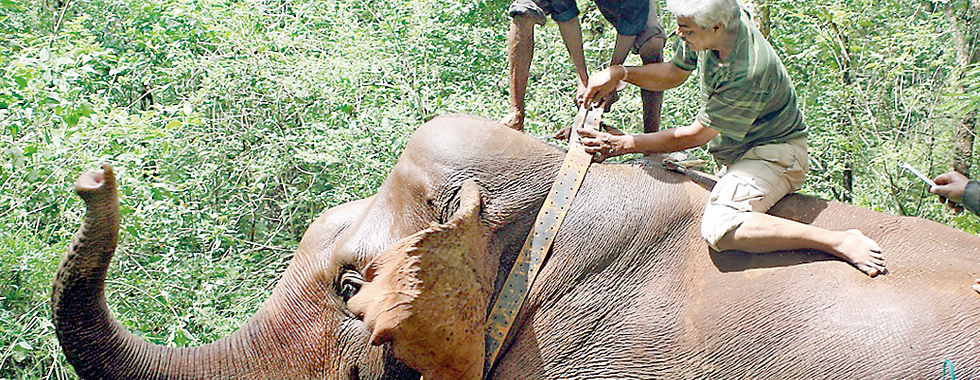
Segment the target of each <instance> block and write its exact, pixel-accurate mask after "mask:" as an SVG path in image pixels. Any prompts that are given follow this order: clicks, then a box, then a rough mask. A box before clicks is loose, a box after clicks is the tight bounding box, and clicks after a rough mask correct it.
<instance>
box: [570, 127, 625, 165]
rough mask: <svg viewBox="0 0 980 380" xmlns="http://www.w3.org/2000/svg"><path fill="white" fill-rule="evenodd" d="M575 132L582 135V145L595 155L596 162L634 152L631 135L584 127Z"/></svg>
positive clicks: (587, 151)
mask: <svg viewBox="0 0 980 380" xmlns="http://www.w3.org/2000/svg"><path fill="white" fill-rule="evenodd" d="M616 131H619V130H616ZM575 132H577V133H578V134H579V136H582V145H583V146H584V147H585V151H586V153H590V154H592V155H593V156H595V161H596V162H602V161H605V160H606V159H607V158H609V157H616V156H619V155H623V154H626V153H631V152H632V150H631V149H632V146H633V136H631V135H625V134H619V135H614V134H612V133H605V132H599V131H593V130H591V129H583V128H579V129H577V130H575Z"/></svg>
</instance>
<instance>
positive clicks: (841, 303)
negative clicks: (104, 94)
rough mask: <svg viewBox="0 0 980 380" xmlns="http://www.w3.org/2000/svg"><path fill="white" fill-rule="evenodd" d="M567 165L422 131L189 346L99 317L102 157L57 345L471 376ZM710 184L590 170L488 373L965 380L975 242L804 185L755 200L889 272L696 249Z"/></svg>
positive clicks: (479, 127) (497, 136) (135, 370)
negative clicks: (506, 282) (853, 237)
mask: <svg viewBox="0 0 980 380" xmlns="http://www.w3.org/2000/svg"><path fill="white" fill-rule="evenodd" d="M562 158H563V153H562V152H561V151H559V150H557V149H555V148H553V147H550V146H548V145H546V144H543V143H540V142H538V141H536V140H534V139H532V138H530V137H527V136H525V135H523V134H521V133H519V132H516V131H513V130H510V129H507V128H504V127H502V126H500V125H498V124H496V123H494V122H491V121H488V120H485V119H480V118H475V117H470V116H459V115H452V116H443V117H440V118H437V119H434V120H432V121H431V122H428V123H426V124H424V125H422V126H421V127H420V128H419V129H418V130H417V131H416V132H415V134H414V135H413V137H412V139H411V140H410V141H409V143H408V145H407V146H406V148H405V151H404V152H403V154H402V156H401V158H400V159H399V161H398V163H397V164H396V165H395V167H394V169H393V170H392V172H391V174H390V175H389V177H388V178H387V180H386V181H385V183H384V184H383V185H382V187H381V188H380V189H379V190H378V193H377V194H375V195H374V196H372V197H370V198H367V199H364V200H360V201H356V202H352V203H349V204H345V205H341V206H338V207H335V208H332V209H330V210H327V211H326V212H325V213H324V214H323V215H321V216H320V217H319V218H318V219H317V220H316V221H314V222H313V224H312V225H311V226H310V228H309V229H308V230H307V232H306V233H305V235H304V237H303V240H302V241H301V242H300V245H299V248H298V250H297V253H296V255H295V257H294V259H293V261H292V262H291V263H290V264H289V267H288V268H287V270H286V273H285V274H284V275H283V278H282V280H281V281H280V283H279V284H278V285H277V286H276V289H275V290H274V291H273V294H272V296H271V297H270V298H269V300H267V301H266V302H265V304H264V305H263V306H262V307H261V308H260V309H259V311H258V312H257V313H256V315H255V316H254V317H253V318H252V319H250V320H249V322H248V323H247V324H246V325H245V326H243V327H242V328H241V329H240V330H239V331H238V332H236V333H235V334H233V335H231V336H229V337H227V338H224V339H221V340H219V341H217V342H214V343H212V344H209V345H204V346H201V347H195V348H186V349H173V348H165V347H159V346H154V345H151V344H148V343H146V342H143V341H141V340H139V339H138V338H137V337H135V336H133V335H132V334H130V333H128V332H126V331H125V330H124V329H123V328H122V327H121V325H120V324H119V323H118V322H116V321H115V320H114V319H112V317H111V316H110V315H109V312H108V310H107V308H106V305H105V300H104V298H103V297H104V296H103V292H102V286H103V282H104V280H105V268H106V267H107V266H108V262H109V258H110V257H111V254H112V252H113V250H114V249H115V241H116V239H117V233H118V232H117V230H118V219H119V214H118V201H117V199H116V195H115V184H114V178H113V176H112V172H111V168H109V167H108V166H106V167H104V173H99V172H92V173H86V174H84V175H83V176H82V177H81V178H80V179H79V181H78V183H77V184H76V190H77V192H78V193H79V194H80V195H81V196H82V197H83V198H84V199H85V201H86V205H87V207H88V213H87V214H86V219H85V222H84V224H83V226H82V228H81V230H80V231H79V234H78V235H77V236H76V240H75V242H73V244H72V248H71V249H70V250H69V252H68V253H67V255H66V258H65V260H64V261H63V262H62V267H61V268H60V269H59V272H58V276H57V278H56V280H55V286H54V293H53V297H52V298H53V307H54V319H55V324H56V326H57V330H58V336H59V339H60V341H61V344H62V346H63V348H64V350H65V352H66V355H67V357H68V359H69V361H70V362H71V363H72V364H73V365H74V366H75V368H76V370H77V371H78V372H79V374H80V375H81V376H82V377H85V378H161V379H164V378H173V379H178V378H179V379H191V378H201V379H206V378H326V379H386V378H418V377H419V375H420V374H421V375H424V377H425V378H426V379H439V378H479V377H481V372H482V366H483V363H484V358H483V357H482V347H483V335H482V334H483V331H484V329H485V328H486V325H485V322H484V318H485V316H486V313H487V310H488V308H489V306H490V305H489V304H490V303H492V297H493V296H495V295H496V294H497V293H498V292H500V287H501V284H502V283H503V279H504V278H505V277H506V275H507V272H508V270H509V268H510V266H511V265H512V264H513V261H514V258H515V256H516V252H517V251H518V250H519V249H520V247H521V245H522V244H523V241H524V238H525V236H526V234H527V233H528V231H529V230H530V226H531V224H532V222H533V220H534V217H535V215H536V213H537V210H538V208H540V206H541V204H542V202H543V200H544V197H545V195H546V193H547V191H548V190H549V189H550V186H551V182H552V181H553V179H554V176H555V173H556V172H557V170H558V168H559V166H560V164H561V160H562ZM706 196H707V191H705V190H704V189H703V188H701V187H700V186H698V185H695V184H694V183H692V182H690V181H688V180H687V179H686V178H685V177H684V176H682V175H680V174H676V173H672V172H667V171H664V170H662V169H660V168H659V167H658V166H657V165H654V164H653V161H652V160H649V159H643V160H639V161H638V162H633V163H624V164H601V165H593V166H592V167H591V168H590V169H589V173H588V175H587V176H586V178H585V181H584V182H583V184H582V187H581V189H580V191H579V193H578V195H577V196H576V198H575V200H574V202H573V203H572V206H571V209H570V211H569V213H568V215H567V217H566V219H565V223H564V225H563V226H562V228H561V230H560V231H559V233H558V235H557V237H556V239H555V243H554V246H553V248H552V251H551V254H550V257H549V259H548V262H547V263H546V265H545V266H544V267H543V268H542V270H541V272H540V274H539V276H538V280H537V282H535V284H534V285H533V287H532V288H531V290H530V293H529V295H528V298H527V302H526V304H525V305H524V308H523V309H522V310H521V313H520V315H519V317H518V319H517V322H516V324H515V326H514V329H513V330H512V337H513V339H512V340H511V342H510V344H509V345H508V346H506V347H505V349H504V350H503V351H502V357H501V359H500V361H499V362H498V363H497V365H496V366H495V367H494V368H493V372H492V373H491V374H490V375H491V377H492V378H497V379H554V378H571V379H591V378H671V379H673V378H752V379H773V378H779V379H785V378H854V377H862V378H927V377H935V376H936V375H937V374H938V373H940V371H941V369H942V363H943V362H944V361H945V360H950V361H952V362H953V363H954V365H955V369H956V374H957V375H958V376H959V377H961V378H978V377H980V334H978V333H980V297H978V296H977V295H976V293H975V292H974V291H973V290H972V289H970V286H969V285H970V284H971V283H973V279H974V278H976V277H978V274H980V273H978V272H980V238H977V237H975V236H972V235H969V234H966V233H963V232H959V231H956V230H954V229H952V228H949V227H946V226H943V225H940V224H938V223H934V222H930V221H926V220H922V219H918V218H908V217H896V216H892V215H886V214H881V213H876V212H872V211H868V210H863V209H859V208H855V207H852V206H848V205H844V204H840V203H836V202H828V201H824V200H820V199H815V198H812V197H806V196H800V195H791V196H788V197H787V198H785V199H783V200H782V201H781V202H780V203H779V204H777V205H776V206H775V207H774V208H773V209H772V210H771V211H770V213H772V214H775V215H779V216H783V217H787V218H791V219H794V220H798V221H802V222H805V223H812V224H814V225H817V226H821V227H824V228H830V229H835V230H840V229H846V228H858V229H860V230H862V231H863V232H865V233H866V234H867V235H868V236H870V237H871V238H873V239H875V240H876V241H877V242H878V243H879V244H880V245H881V247H882V248H883V250H884V252H885V255H886V257H887V258H888V268H889V271H890V273H888V274H887V275H885V276H879V277H878V278H868V277H867V276H864V275H863V274H861V273H860V272H858V271H855V270H853V269H851V268H849V267H848V264H846V263H844V262H842V261H839V260H836V259H834V258H832V257H831V256H829V255H827V254H824V253H822V252H816V251H791V252H779V253H771V254H749V253H743V252H714V251H711V250H709V249H708V247H707V246H706V244H705V243H704V241H703V240H702V238H701V237H700V234H699V231H698V226H699V223H700V212H701V208H702V205H703V204H704V200H705V198H706ZM284 363H289V365H283V364H284ZM409 367H411V368H409Z"/></svg>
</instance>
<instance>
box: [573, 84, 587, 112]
mask: <svg viewBox="0 0 980 380" xmlns="http://www.w3.org/2000/svg"><path fill="white" fill-rule="evenodd" d="M588 89H589V81H588V80H586V81H585V82H582V81H579V82H578V87H577V88H576V89H575V106H576V107H579V108H581V107H582V104H583V103H585V92H586V91H587V90H588Z"/></svg>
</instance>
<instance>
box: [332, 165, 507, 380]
mask: <svg viewBox="0 0 980 380" xmlns="http://www.w3.org/2000/svg"><path fill="white" fill-rule="evenodd" d="M459 197H460V206H459V209H458V210H457V211H456V213H455V214H453V215H452V217H451V218H450V220H449V221H448V222H447V223H446V224H433V225H432V226H430V227H429V228H428V229H425V230H423V231H420V232H419V233H416V234H414V235H412V236H409V237H408V238H405V239H403V240H401V241H399V242H398V243H395V244H394V245H393V246H392V247H391V248H389V249H388V250H387V251H385V252H384V253H382V254H381V255H380V256H379V257H378V259H376V261H375V263H374V264H373V266H374V270H372V271H371V272H372V273H368V277H369V278H368V279H367V280H368V281H370V282H368V283H365V284H364V286H362V287H361V290H360V292H358V293H357V295H355V296H354V297H352V298H351V299H350V300H349V301H348V303H347V307H348V308H349V309H350V310H351V311H352V312H354V313H355V314H357V315H359V316H361V317H362V318H363V320H364V323H365V324H366V325H367V327H368V329H369V330H370V331H371V341H372V343H373V344H382V343H385V342H390V343H391V345H392V350H393V352H394V355H395V357H396V358H398V359H399V360H401V361H403V362H405V364H407V365H409V366H410V367H412V368H414V369H415V370H417V371H419V372H420V373H421V374H422V376H423V377H424V378H425V379H480V378H482V376H483V365H484V350H485V345H486V340H485V339H486V338H485V336H486V315H487V309H488V307H489V304H490V295H491V293H492V292H493V282H492V281H493V279H494V276H495V273H496V265H495V264H494V263H493V261H492V260H490V258H489V254H488V245H489V242H490V236H491V234H490V231H489V229H488V228H487V227H486V226H485V225H484V224H483V223H482V222H481V217H480V210H481V208H482V205H481V198H480V187H479V186H478V185H477V184H476V182H475V181H473V180H467V181H466V182H464V183H463V186H462V188H461V190H460V196H459Z"/></svg>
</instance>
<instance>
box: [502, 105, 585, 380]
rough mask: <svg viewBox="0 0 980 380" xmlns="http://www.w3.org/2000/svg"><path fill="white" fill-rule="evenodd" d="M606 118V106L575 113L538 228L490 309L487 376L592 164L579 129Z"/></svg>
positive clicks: (540, 213) (535, 228)
mask: <svg viewBox="0 0 980 380" xmlns="http://www.w3.org/2000/svg"><path fill="white" fill-rule="evenodd" d="M601 118H602V108H595V109H591V110H590V109H588V108H586V107H582V108H580V109H579V112H578V114H577V115H576V116H575V123H574V124H573V125H572V130H571V131H570V132H569V136H570V137H569V139H568V153H567V154H566V155H565V161H564V162H563V163H562V165H561V169H559V170H558V175H557V177H556V178H555V182H554V184H552V186H551V192H549V193H548V197H547V198H545V200H544V204H543V205H542V206H541V210H540V211H538V217H537V219H536V220H535V221H534V228H533V229H532V230H531V232H530V233H529V234H528V235H527V239H526V240H525V241H524V246H523V247H522V248H521V251H520V252H519V253H518V254H517V259H516V261H514V266H513V267H512V268H511V270H510V275H508V276H507V280H506V281H505V282H504V287H503V288H502V289H501V291H500V294H499V295H498V296H497V299H496V301H495V302H494V304H493V307H492V308H491V309H490V317H489V320H488V325H489V327H488V331H487V355H486V359H487V360H486V364H485V369H484V377H486V376H487V375H489V373H490V370H492V369H493V366H494V365H496V363H497V359H498V356H499V355H500V351H501V350H502V349H503V347H504V343H509V340H508V338H511V339H513V337H508V335H507V334H508V332H509V331H510V328H511V326H512V325H513V324H514V320H516V319H517V315H518V313H519V312H520V310H521V306H522V305H523V304H524V300H525V298H527V294H528V291H529V290H530V289H531V285H533V284H534V279H535V277H537V275H538V271H539V269H541V266H542V265H543V264H544V261H545V259H546V258H547V255H548V251H549V250H550V249H551V244H552V243H554V241H555V235H557V233H558V228H559V227H560V226H561V223H562V221H563V220H564V219H565V214H567V213H568V209H569V206H570V205H571V204H572V200H573V199H574V198H575V193H577V192H578V189H579V186H581V184H582V180H583V179H584V178H585V172H586V170H588V168H589V164H590V163H592V155H590V154H588V153H586V152H585V147H584V146H582V143H581V138H580V137H579V136H578V133H576V132H575V129H577V128H579V127H584V128H591V129H594V130H598V129H599V121H600V119H601Z"/></svg>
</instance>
